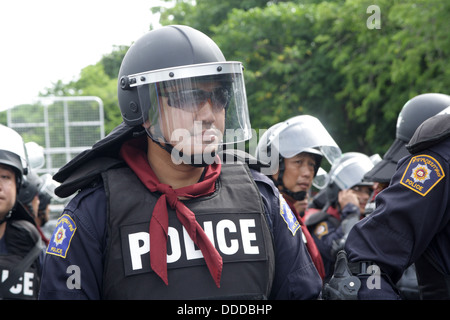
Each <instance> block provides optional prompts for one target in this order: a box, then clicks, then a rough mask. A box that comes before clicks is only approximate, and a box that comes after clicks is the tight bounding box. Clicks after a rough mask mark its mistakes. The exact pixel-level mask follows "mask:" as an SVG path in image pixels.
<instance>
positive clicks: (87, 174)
mask: <svg viewBox="0 0 450 320" xmlns="http://www.w3.org/2000/svg"><path fill="white" fill-rule="evenodd" d="M123 164H124V162H123V160H121V159H116V158H110V157H98V158H94V159H92V160H90V161H88V162H86V163H85V164H84V165H83V166H81V167H77V168H75V169H74V170H73V171H72V172H71V174H70V176H68V177H67V178H66V179H65V180H64V182H63V183H61V185H59V186H58V187H57V188H56V189H55V194H56V195H57V196H58V197H61V198H65V197H68V196H70V195H71V194H73V193H75V192H76V191H78V190H80V189H83V188H84V187H86V186H88V185H89V184H91V183H92V182H93V181H94V180H95V179H97V178H98V177H100V175H101V173H102V172H104V171H107V170H108V169H112V168H116V167H119V166H122V165H123Z"/></svg>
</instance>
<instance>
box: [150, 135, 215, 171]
mask: <svg viewBox="0 0 450 320" xmlns="http://www.w3.org/2000/svg"><path fill="white" fill-rule="evenodd" d="M152 141H153V142H155V143H156V144H157V145H158V146H160V147H161V148H162V149H163V150H165V151H166V152H168V153H169V154H170V155H171V156H172V157H174V159H175V160H177V161H178V160H182V161H183V162H184V163H188V164H189V165H190V166H192V167H195V168H204V167H207V166H209V165H210V164H211V163H206V162H205V159H204V157H203V155H202V154H191V155H190V156H187V155H185V154H184V153H183V152H182V151H179V150H177V149H175V148H174V147H173V146H172V145H171V144H170V143H164V145H162V144H161V143H160V142H159V141H155V140H153V139H152ZM174 149H175V151H176V152H173V150H174ZM216 154H217V152H216V151H213V152H211V154H210V156H211V159H214V157H215V156H216ZM188 157H189V158H188ZM186 160H188V161H186Z"/></svg>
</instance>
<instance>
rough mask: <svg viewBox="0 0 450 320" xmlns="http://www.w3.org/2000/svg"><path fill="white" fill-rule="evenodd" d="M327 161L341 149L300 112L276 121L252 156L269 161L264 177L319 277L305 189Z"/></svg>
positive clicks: (319, 259)
mask: <svg viewBox="0 0 450 320" xmlns="http://www.w3.org/2000/svg"><path fill="white" fill-rule="evenodd" d="M324 155H325V156H326V158H327V159H328V161H329V162H330V163H332V162H333V160H334V159H336V158H338V157H340V155H341V150H340V148H339V147H338V145H337V144H336V142H335V141H334V140H333V138H332V137H331V136H330V134H329V133H328V131H327V130H326V129H325V128H324V127H323V125H322V123H321V122H320V121H319V120H318V119H317V118H315V117H312V116H309V115H301V116H296V117H293V118H290V119H288V120H286V121H283V122H280V123H277V124H275V125H273V126H272V127H270V128H269V129H268V130H267V131H266V132H265V133H264V134H263V136H262V137H261V139H260V140H259V143H258V147H257V149H256V158H257V159H259V160H261V161H263V162H267V163H269V164H270V166H271V168H270V170H269V169H268V170H267V171H268V172H267V173H268V176H269V177H270V178H271V179H272V180H273V182H274V184H275V185H276V186H277V188H278V189H279V190H280V192H281V193H282V194H283V197H284V199H285V200H286V203H287V204H288V205H289V207H290V208H291V210H292V212H294V214H295V221H298V223H300V225H301V227H302V231H303V233H304V235H305V238H306V239H305V241H306V245H307V247H308V251H309V254H310V255H311V257H312V259H313V261H314V264H315V266H316V268H317V270H318V271H319V274H320V275H321V277H322V278H324V277H325V269H324V265H323V261H322V257H321V255H320V253H319V250H318V249H317V246H316V244H315V242H314V240H313V239H312V237H311V235H310V233H309V230H308V229H307V228H306V226H305V224H304V223H303V215H304V211H305V209H306V207H307V204H308V192H309V191H310V189H311V186H312V183H313V179H314V177H315V176H316V174H317V172H318V170H319V168H320V165H321V162H322V158H323V156H324Z"/></svg>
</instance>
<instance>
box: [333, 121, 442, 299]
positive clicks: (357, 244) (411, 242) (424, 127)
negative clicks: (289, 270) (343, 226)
mask: <svg viewBox="0 0 450 320" xmlns="http://www.w3.org/2000/svg"><path fill="white" fill-rule="evenodd" d="M449 125H450V115H449V114H438V115H435V116H433V117H431V118H429V119H427V120H425V121H424V122H423V123H422V124H421V125H420V126H419V127H418V128H417V130H416V131H415V133H414V135H413V136H412V138H411V140H410V142H409V144H408V145H407V150H408V151H409V152H410V155H409V156H407V157H404V158H402V159H400V160H399V162H398V167H397V170H396V172H395V174H394V175H393V177H392V179H391V182H390V185H389V187H387V188H386V189H384V190H383V192H381V193H380V194H379V195H378V196H377V198H376V202H377V207H376V209H375V211H374V212H373V213H372V214H371V215H370V216H369V217H368V218H366V219H364V220H363V221H361V222H360V223H358V224H356V225H355V226H354V227H353V229H352V231H351V232H350V234H349V236H348V238H347V242H346V245H345V251H342V252H340V253H339V255H340V259H339V262H337V263H336V269H335V273H334V276H333V278H332V281H330V286H329V287H327V288H326V289H325V292H326V294H325V296H326V297H327V298H334V299H341V298H359V299H398V298H400V295H399V292H398V290H397V289H396V287H395V285H394V283H395V282H396V281H397V280H398V279H399V278H400V276H401V275H402V273H403V271H404V270H405V269H406V268H407V267H408V266H410V265H411V264H412V263H414V264H415V266H416V272H417V279H418V283H419V289H420V292H421V298H422V299H449V298H450V287H449V283H450V281H449V279H450V256H449V254H448V237H449V235H450V224H449V218H450V212H449V203H448V200H449V179H448V175H449V174H450V168H449V160H450V153H449V150H450V126H449ZM347 255H348V257H347ZM356 276H357V278H356V279H355V277H356ZM349 278H352V279H351V283H352V284H354V287H353V289H351V288H350V287H349V286H348V285H347V286H346V285H343V284H345V283H348V279H349Z"/></svg>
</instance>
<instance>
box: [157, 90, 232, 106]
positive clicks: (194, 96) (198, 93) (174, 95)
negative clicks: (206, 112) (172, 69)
mask: <svg viewBox="0 0 450 320" xmlns="http://www.w3.org/2000/svg"><path fill="white" fill-rule="evenodd" d="M160 95H161V96H163V97H167V98H168V101H167V103H168V105H169V106H171V107H174V108H177V109H183V110H186V111H189V112H196V111H198V110H199V109H201V108H202V107H203V105H204V104H205V103H206V102H207V101H208V100H210V101H211V104H212V106H213V111H214V112H219V111H222V110H223V109H225V108H226V107H227V106H228V103H229V101H230V99H231V94H230V92H229V91H228V89H226V88H223V87H220V88H215V89H214V90H213V91H205V90H201V89H193V90H183V91H173V92H160Z"/></svg>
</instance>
